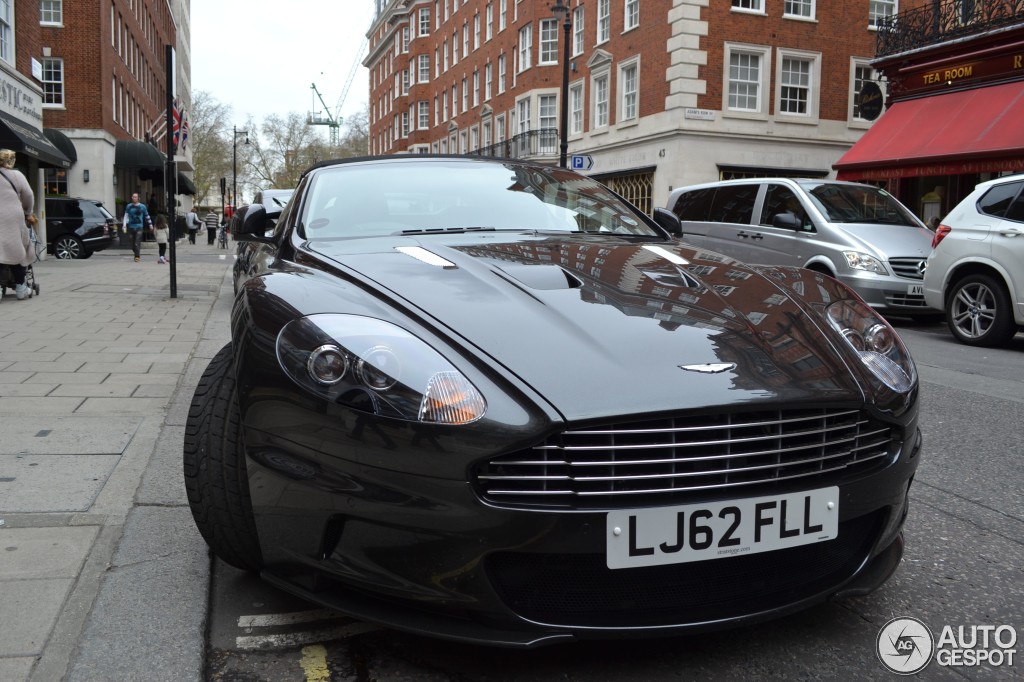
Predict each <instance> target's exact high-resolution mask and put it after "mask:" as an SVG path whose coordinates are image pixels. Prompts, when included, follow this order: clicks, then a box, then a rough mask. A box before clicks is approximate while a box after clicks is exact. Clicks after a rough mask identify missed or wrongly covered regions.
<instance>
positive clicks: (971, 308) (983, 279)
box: [946, 274, 1017, 346]
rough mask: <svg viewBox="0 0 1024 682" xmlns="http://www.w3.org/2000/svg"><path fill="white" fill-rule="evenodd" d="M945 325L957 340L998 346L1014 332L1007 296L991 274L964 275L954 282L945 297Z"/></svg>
mask: <svg viewBox="0 0 1024 682" xmlns="http://www.w3.org/2000/svg"><path fill="white" fill-rule="evenodd" d="M946 324H948V325H949V331H951V332H953V336H954V337H956V340H957V341H959V342H960V343H965V344H967V345H969V346H1001V345H1004V344H1006V343H1007V342H1008V341H1009V340H1010V339H1011V338H1013V335H1014V334H1015V333H1016V332H1017V328H1016V325H1015V324H1014V322H1013V312H1012V310H1011V309H1010V297H1009V295H1008V294H1007V293H1006V288H1005V287H1004V286H1003V283H1002V282H1001V281H999V280H998V279H996V278H995V277H993V276H991V275H986V274H976V275H968V276H967V277H964V278H963V279H961V280H960V281H958V282H956V284H954V285H953V287H952V288H951V289H950V292H949V296H948V297H947V298H946Z"/></svg>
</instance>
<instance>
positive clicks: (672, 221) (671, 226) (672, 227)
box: [654, 208, 683, 237]
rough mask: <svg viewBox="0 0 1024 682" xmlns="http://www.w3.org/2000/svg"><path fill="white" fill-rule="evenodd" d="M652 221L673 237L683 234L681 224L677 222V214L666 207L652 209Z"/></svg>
mask: <svg viewBox="0 0 1024 682" xmlns="http://www.w3.org/2000/svg"><path fill="white" fill-rule="evenodd" d="M654 222H656V223H657V224H658V227H660V228H661V229H663V230H665V231H666V232H668V233H669V234H670V235H672V236H673V237H682V236H683V224H682V223H681V222H679V216H677V215H676V214H675V213H673V212H672V211H670V210H668V209H667V208H656V209H654Z"/></svg>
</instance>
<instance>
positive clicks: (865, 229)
mask: <svg viewBox="0 0 1024 682" xmlns="http://www.w3.org/2000/svg"><path fill="white" fill-rule="evenodd" d="M842 227H843V229H844V230H846V232H847V234H849V235H850V236H851V237H852V238H853V240H854V241H855V242H860V243H861V244H862V245H863V246H862V248H863V250H865V251H867V252H869V253H877V254H878V255H880V256H882V257H883V258H885V259H886V260H888V259H889V258H927V257H928V254H929V253H931V251H932V233H931V232H929V231H928V229H927V228H924V227H914V226H911V225H878V224H873V223H843V225H842Z"/></svg>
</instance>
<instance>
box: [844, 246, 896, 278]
mask: <svg viewBox="0 0 1024 682" xmlns="http://www.w3.org/2000/svg"><path fill="white" fill-rule="evenodd" d="M843 255H844V256H846V264H847V265H849V266H850V267H851V268H853V269H854V270H866V271H868V272H874V273H876V274H879V275H887V274H889V273H888V272H886V270H885V265H883V264H882V261H880V260H878V259H877V258H875V257H874V256H869V255H868V254H866V253H861V252H860V251H843Z"/></svg>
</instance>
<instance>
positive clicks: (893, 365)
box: [825, 299, 917, 393]
mask: <svg viewBox="0 0 1024 682" xmlns="http://www.w3.org/2000/svg"><path fill="white" fill-rule="evenodd" d="M825 316H826V317H827V318H828V321H829V324H831V325H832V328H833V329H835V330H836V331H838V332H839V333H840V334H842V336H843V338H844V339H845V340H846V342H847V343H848V344H850V346H851V347H852V348H853V349H854V351H856V352H857V355H859V356H860V361H861V362H863V363H864V366H865V367H867V368H868V369H869V370H870V371H871V373H872V374H874V375H875V376H876V377H877V378H878V379H879V381H881V382H882V383H883V384H885V385H886V386H888V387H889V388H891V389H892V390H894V391H896V392H897V393H907V392H908V391H910V389H912V388H913V387H914V385H915V384H916V383H917V368H916V367H915V366H914V361H913V360H912V359H911V357H910V353H909V352H907V348H906V346H904V345H903V341H902V340H901V339H900V337H899V335H897V334H896V331H895V330H894V329H893V328H892V327H890V326H889V323H888V322H886V321H885V320H884V319H883V318H882V317H881V316H879V315H878V313H876V312H875V311H874V310H872V309H871V307H870V306H868V305H867V304H866V303H864V302H863V301H860V300H858V299H843V300H841V301H836V302H835V303H833V304H832V305H830V306H829V307H828V309H827V310H826V311H825Z"/></svg>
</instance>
